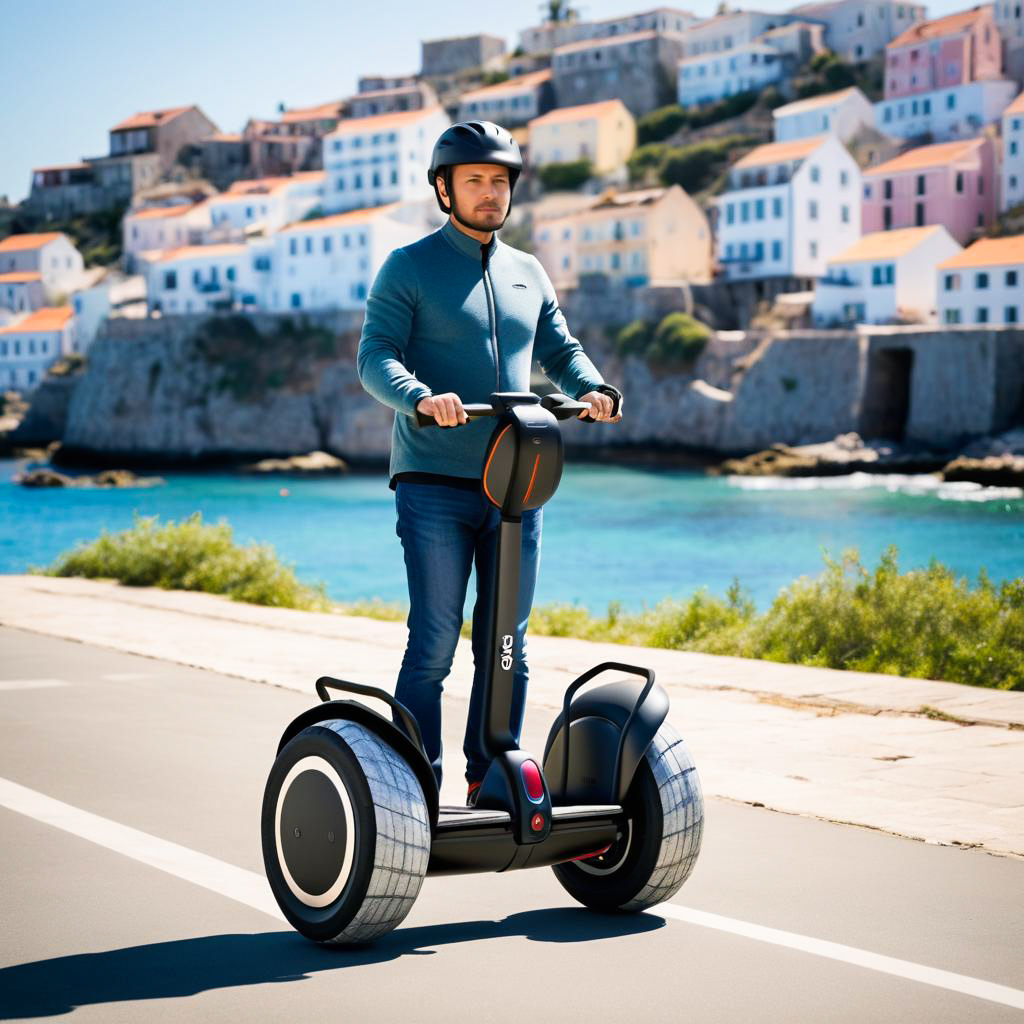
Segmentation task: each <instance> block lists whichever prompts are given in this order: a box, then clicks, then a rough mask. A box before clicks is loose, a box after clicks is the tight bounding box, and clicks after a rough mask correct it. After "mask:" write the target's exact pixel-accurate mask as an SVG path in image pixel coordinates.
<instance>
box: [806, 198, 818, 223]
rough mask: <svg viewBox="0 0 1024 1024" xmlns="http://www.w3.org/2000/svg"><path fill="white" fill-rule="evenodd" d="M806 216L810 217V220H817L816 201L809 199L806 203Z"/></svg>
mask: <svg viewBox="0 0 1024 1024" xmlns="http://www.w3.org/2000/svg"><path fill="white" fill-rule="evenodd" d="M807 216H808V217H810V218H811V220H817V219H818V201H817V200H816V199H811V200H809V201H808V203H807Z"/></svg>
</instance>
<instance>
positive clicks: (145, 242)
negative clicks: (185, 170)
mask: <svg viewBox="0 0 1024 1024" xmlns="http://www.w3.org/2000/svg"><path fill="white" fill-rule="evenodd" d="M209 228H210V206H209V203H208V201H207V200H203V201H202V202H198V203H188V202H186V203H175V204H174V205H172V206H150V207H146V208H145V209H142V210H135V211H129V212H128V213H126V214H125V215H124V220H122V222H121V237H122V242H121V247H122V249H123V251H124V254H125V256H127V257H128V263H129V265H131V264H132V263H133V262H134V258H135V257H136V256H138V254H139V253H140V252H147V251H148V250H150V249H169V248H172V247H176V246H180V245H191V244H194V243H198V242H200V241H201V240H202V236H203V233H204V232H205V231H208V230H209Z"/></svg>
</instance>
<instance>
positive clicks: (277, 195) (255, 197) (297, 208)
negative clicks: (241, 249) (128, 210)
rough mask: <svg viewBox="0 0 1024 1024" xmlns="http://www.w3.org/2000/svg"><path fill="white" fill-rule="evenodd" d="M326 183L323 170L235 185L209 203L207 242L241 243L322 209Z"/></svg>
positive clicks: (204, 239)
mask: <svg viewBox="0 0 1024 1024" xmlns="http://www.w3.org/2000/svg"><path fill="white" fill-rule="evenodd" d="M324 182H325V174H324V172H323V171H299V172H298V173H296V174H290V175H287V176H285V177H279V178H255V179H251V180H246V181H236V182H233V183H232V185H231V187H230V188H229V189H228V190H227V191H226V192H222V193H221V194H220V195H217V196H211V197H210V198H209V199H208V200H207V201H206V202H207V205H208V207H209V214H210V225H209V230H207V231H206V232H205V234H204V236H203V241H206V242H241V241H244V240H245V239H246V238H247V237H250V236H252V235H258V234H270V233H271V232H273V231H277V230H279V229H280V228H283V227H284V226H285V224H290V223H291V222H292V221H293V220H299V219H301V218H302V217H305V216H306V214H308V213H310V212H312V211H313V210H315V209H317V208H320V209H321V210H322V209H323V207H324V188H325V185H324ZM154 248H161V247H159V246H154Z"/></svg>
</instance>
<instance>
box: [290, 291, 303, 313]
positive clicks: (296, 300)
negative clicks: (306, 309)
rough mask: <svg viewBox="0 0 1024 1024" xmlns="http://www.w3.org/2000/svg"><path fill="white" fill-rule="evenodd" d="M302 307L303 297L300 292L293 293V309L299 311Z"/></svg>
mask: <svg viewBox="0 0 1024 1024" xmlns="http://www.w3.org/2000/svg"><path fill="white" fill-rule="evenodd" d="M301 306H302V296H301V295H300V294H299V293H298V292H292V309H299V308H300V307H301Z"/></svg>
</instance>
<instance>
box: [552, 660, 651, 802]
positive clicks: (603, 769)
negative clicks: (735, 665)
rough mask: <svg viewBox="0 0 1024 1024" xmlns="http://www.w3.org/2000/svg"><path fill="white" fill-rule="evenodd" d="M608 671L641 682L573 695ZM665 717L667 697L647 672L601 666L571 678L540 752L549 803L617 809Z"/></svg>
mask: <svg viewBox="0 0 1024 1024" xmlns="http://www.w3.org/2000/svg"><path fill="white" fill-rule="evenodd" d="M607 671H620V672H627V673H629V674H631V675H634V676H640V677H642V678H643V679H644V680H645V681H644V682H643V683H641V682H637V681H634V680H632V679H617V680H615V681H614V682H609V683H605V684H603V685H602V686H597V687H595V688H594V689H592V690H588V691H587V692H586V693H585V694H583V695H582V696H579V697H577V696H576V693H577V692H578V691H579V690H580V689H581V688H582V687H583V686H584V685H585V684H586V683H588V682H590V680H591V679H593V678H594V677H596V676H597V675H599V674H601V673H603V672H607ZM667 715H668V694H666V693H665V691H664V690H663V689H662V688H661V687H660V686H658V685H657V684H656V683H655V682H654V672H653V671H651V670H650V669H645V668H638V667H637V666H635V665H623V664H621V663H619V662H603V663H602V664H600V665H597V666H595V667H594V668H592V669H590V671H589V672H585V673H584V674H583V675H582V676H580V677H579V678H577V679H575V680H574V681H573V682H572V683H571V684H570V685H569V688H568V689H567V690H566V691H565V701H564V704H563V708H562V712H561V714H560V715H559V716H558V718H556V719H555V721H554V724H553V725H552V726H551V731H550V733H549V734H548V741H547V745H546V746H545V748H544V777H545V778H546V779H547V782H548V788H549V789H550V792H551V800H552V803H554V804H558V805H562V806H564V805H566V804H621V803H622V802H623V800H624V799H625V796H626V793H627V792H628V790H629V786H630V783H631V782H632V781H633V775H634V773H635V772H636V768H637V765H638V764H639V763H640V759H641V758H642V757H643V756H644V752H645V751H646V750H647V747H648V746H649V745H650V743H651V740H653V739H654V735H655V733H656V732H657V731H658V727H659V726H660V725H661V723H662V722H664V721H665V718H666V716H667ZM566 722H568V723H569V729H568V742H566V730H565V723H566Z"/></svg>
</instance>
